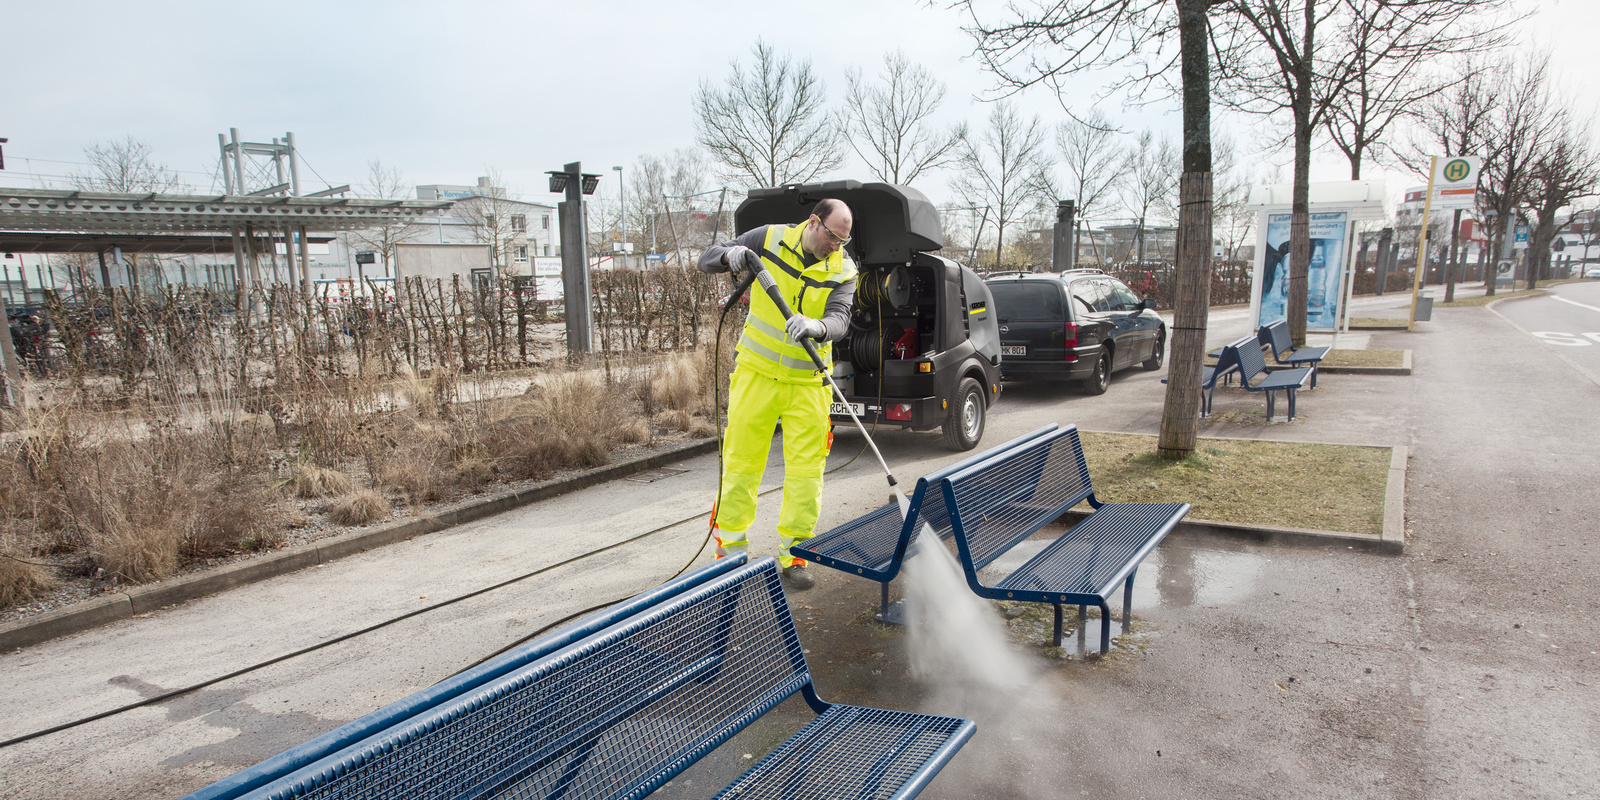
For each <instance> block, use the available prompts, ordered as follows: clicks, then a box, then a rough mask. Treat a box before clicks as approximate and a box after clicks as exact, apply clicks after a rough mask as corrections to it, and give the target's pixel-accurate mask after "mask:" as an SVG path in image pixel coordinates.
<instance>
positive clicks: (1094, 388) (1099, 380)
mask: <svg viewBox="0 0 1600 800" xmlns="http://www.w3.org/2000/svg"><path fill="white" fill-rule="evenodd" d="M1110 387H1111V351H1110V350H1108V349H1105V348H1101V349H1100V357H1099V358H1096V359H1095V362H1094V374H1093V375H1091V376H1090V377H1089V378H1088V379H1087V380H1085V381H1084V382H1083V392H1084V394H1105V393H1106V389H1108V388H1110Z"/></svg>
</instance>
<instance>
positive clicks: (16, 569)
mask: <svg viewBox="0 0 1600 800" xmlns="http://www.w3.org/2000/svg"><path fill="white" fill-rule="evenodd" d="M36 555H37V554H36V553H35V552H34V548H32V547H28V546H27V545H26V544H25V543H24V542H23V541H22V540H21V537H19V536H17V534H16V532H15V531H14V530H12V529H11V528H10V527H9V526H7V527H6V528H4V529H0V608H4V607H6V606H11V605H17V604H19V603H26V602H29V601H31V600H33V599H34V598H35V597H38V596H40V595H42V594H44V593H45V592H48V591H51V590H53V589H55V588H56V586H57V585H59V583H60V582H59V581H58V580H56V577H55V576H54V575H53V574H51V572H50V568H49V567H47V566H45V565H44V564H43V563H41V562H38V561H35V560H34V558H35V557H36Z"/></svg>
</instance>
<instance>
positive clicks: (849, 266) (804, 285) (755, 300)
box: [739, 220, 856, 384]
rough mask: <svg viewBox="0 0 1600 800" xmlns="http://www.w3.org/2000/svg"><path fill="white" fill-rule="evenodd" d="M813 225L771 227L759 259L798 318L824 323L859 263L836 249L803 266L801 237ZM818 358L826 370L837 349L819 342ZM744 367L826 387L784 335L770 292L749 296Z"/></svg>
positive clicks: (742, 357)
mask: <svg viewBox="0 0 1600 800" xmlns="http://www.w3.org/2000/svg"><path fill="white" fill-rule="evenodd" d="M809 224H810V221H809V220H807V221H806V222H803V223H801V224H799V225H769V226H767V238H766V241H765V242H764V243H763V244H762V246H761V250H760V251H759V252H760V255H761V260H762V261H763V262H764V263H765V264H766V268H767V272H768V273H770V274H771V275H772V279H773V281H775V282H776V283H777V285H778V291H779V292H780V293H782V295H783V298H784V299H785V300H787V301H788V303H789V307H790V308H791V309H793V310H794V312H795V313H796V314H804V315H805V316H808V317H811V318H812V319H820V318H821V317H822V315H823V314H824V313H825V312H826V309H827V306H828V296H829V295H831V294H833V290H834V289H837V288H839V287H840V286H842V285H844V284H845V283H846V282H847V281H850V280H854V279H855V277H856V269H855V264H854V263H853V262H852V261H851V260H850V259H848V258H845V256H844V251H843V250H836V251H834V253H833V254H832V255H830V256H828V257H827V258H825V259H823V260H821V261H818V262H816V263H814V264H812V265H811V266H809V267H808V266H806V265H805V258H804V257H803V256H802V252H803V251H802V250H801V249H800V234H801V233H802V232H803V231H804V230H805V228H806V226H807V225H809ZM816 345H817V354H818V355H820V356H822V363H823V366H824V367H829V368H831V367H832V366H833V356H832V354H833V346H832V345H831V344H830V343H828V342H817V343H816ZM739 364H740V366H743V367H745V368H746V369H750V370H752V371H755V372H758V373H760V374H762V375H766V376H768V377H770V378H774V379H777V380H780V381H785V382H788V383H818V384H820V383H822V376H821V375H819V374H818V373H817V366H816V364H814V363H812V361H811V357H810V356H809V355H806V351H805V348H803V347H801V346H800V345H799V344H797V343H795V342H794V341H793V340H792V339H790V338H789V337H788V335H787V334H786V333H785V332H784V319H783V313H782V312H780V311H779V310H778V306H777V304H776V303H773V302H772V298H771V297H768V296H767V293H766V292H762V291H754V292H751V293H750V313H749V315H748V316H747V317H746V318H745V323H744V334H743V335H742V336H740V337H739Z"/></svg>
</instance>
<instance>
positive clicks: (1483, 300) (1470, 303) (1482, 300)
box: [1435, 281, 1551, 308]
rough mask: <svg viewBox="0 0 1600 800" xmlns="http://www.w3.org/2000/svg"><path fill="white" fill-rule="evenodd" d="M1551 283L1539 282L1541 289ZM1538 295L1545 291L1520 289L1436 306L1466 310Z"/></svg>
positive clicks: (1461, 298)
mask: <svg viewBox="0 0 1600 800" xmlns="http://www.w3.org/2000/svg"><path fill="white" fill-rule="evenodd" d="M1550 283H1551V282H1550V281H1539V285H1540V286H1541V287H1543V286H1548V285H1550ZM1536 294H1545V291H1544V289H1542V288H1540V289H1520V290H1518V291H1515V292H1497V293H1495V294H1493V295H1483V296H1481V297H1458V298H1456V299H1454V300H1451V301H1450V302H1448V303H1445V302H1442V301H1441V302H1439V303H1436V304H1435V305H1439V306H1443V307H1445V308H1464V307H1475V306H1486V305H1489V304H1490V303H1493V302H1494V301H1496V300H1504V299H1506V298H1507V297H1528V296H1530V295H1536Z"/></svg>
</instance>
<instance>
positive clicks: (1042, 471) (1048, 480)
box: [944, 425, 1099, 570]
mask: <svg viewBox="0 0 1600 800" xmlns="http://www.w3.org/2000/svg"><path fill="white" fill-rule="evenodd" d="M944 490H945V495H946V503H948V504H949V505H950V506H952V507H954V508H955V509H956V513H955V514H954V519H953V524H952V529H953V532H954V534H955V536H956V546H957V547H958V548H959V549H960V550H961V554H962V560H963V561H964V562H966V563H968V564H971V565H972V568H973V570H981V569H983V568H984V567H985V566H986V565H988V563H989V562H991V561H993V560H994V559H996V558H998V557H999V556H1000V555H1001V554H1002V553H1004V552H1005V551H1007V550H1009V549H1011V547H1012V546H1013V545H1015V544H1016V543H1017V542H1020V541H1022V540H1023V539H1026V538H1028V537H1029V536H1032V535H1033V533H1034V532H1035V531H1037V530H1038V529H1039V528H1040V527H1041V526H1042V525H1044V524H1046V523H1048V522H1051V521H1053V520H1055V519H1056V518H1057V517H1060V516H1061V515H1062V514H1063V513H1065V512H1066V510H1067V509H1069V508H1072V507H1073V506H1075V505H1077V504H1078V503H1080V502H1082V501H1084V500H1090V501H1091V503H1092V504H1093V505H1096V506H1098V505H1099V503H1098V501H1096V500H1094V499H1093V498H1094V484H1093V483H1091V482H1090V480H1089V465H1088V463H1087V462H1086V461H1085V460H1084V458H1083V445H1082V444H1081V443H1080V442H1079V440H1078V426H1076V425H1068V426H1066V427H1065V428H1062V429H1060V430H1057V431H1054V432H1052V433H1050V434H1049V435H1046V436H1042V437H1039V438H1037V439H1034V440H1032V441H1029V442H1028V443H1026V444H1024V445H1023V446H1021V447H1019V448H1015V449H1013V450H1011V451H1010V452H1008V453H1007V454H1006V456H1005V457H1004V458H997V459H992V460H989V461H985V462H983V463H980V464H977V465H975V466H972V467H969V468H967V469H965V470H962V471H961V472H959V473H956V474H954V475H951V476H949V477H948V478H946V479H945V481H944Z"/></svg>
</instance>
